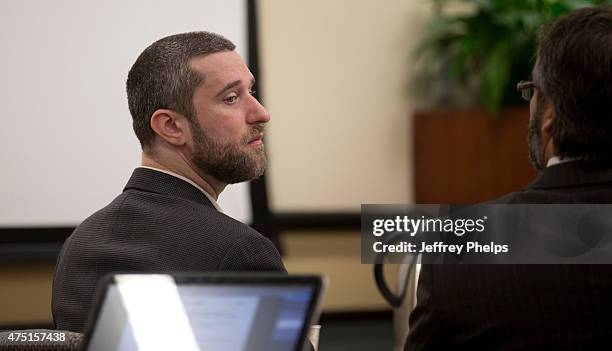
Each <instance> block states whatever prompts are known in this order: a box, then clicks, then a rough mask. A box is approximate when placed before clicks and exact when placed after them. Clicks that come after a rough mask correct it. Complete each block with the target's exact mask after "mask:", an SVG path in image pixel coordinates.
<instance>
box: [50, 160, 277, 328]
mask: <svg viewBox="0 0 612 351" xmlns="http://www.w3.org/2000/svg"><path fill="white" fill-rule="evenodd" d="M252 270H256V271H280V272H286V271H285V268H284V266H283V262H282V260H281V257H280V255H279V253H278V251H277V250H276V248H275V247H274V245H273V244H272V243H271V242H270V241H269V240H268V239H266V238H265V237H263V236H262V235H261V234H260V233H258V232H256V231H255V230H253V229H251V228H250V227H248V226H246V225H245V224H243V223H240V222H238V221H236V220H234V219H232V218H231V217H228V216H226V215H224V214H223V213H220V212H219V211H217V210H216V209H215V207H214V206H213V205H212V203H211V202H210V200H208V198H207V197H206V196H205V195H204V194H203V193H202V192H201V191H200V190H199V189H197V188H196V187H194V186H192V185H191V184H189V183H187V182H185V181H183V180H181V179H179V178H176V177H173V176H171V175H168V174H165V173H162V172H158V171H155V170H151V169H146V168H137V169H136V170H135V171H134V173H133V174H132V177H131V178H130V180H129V182H128V183H127V185H126V187H125V189H124V191H123V193H122V194H121V195H119V196H118V197H117V198H116V199H114V200H113V201H112V202H111V203H110V204H109V205H108V206H106V207H104V208H103V209H101V210H99V211H98V212H96V213H94V214H93V215H92V216H90V217H89V218H87V219H86V220H85V221H84V222H83V223H81V224H80V225H79V226H78V227H77V228H76V229H75V230H74V232H73V233H72V235H71V236H70V237H69V238H68V240H67V241H66V243H65V244H64V247H63V249H62V252H61V253H60V257H59V259H58V262H57V267H56V271H55V276H54V279H53V318H54V320H55V324H56V327H57V328H58V329H62V330H70V331H79V332H81V331H83V329H84V324H85V321H86V318H87V316H88V313H89V310H90V308H91V307H92V306H91V305H92V303H93V298H94V292H95V289H96V284H97V283H98V281H99V280H100V278H101V277H102V276H104V275H105V274H107V273H110V272H164V271H165V272H168V271H252Z"/></svg>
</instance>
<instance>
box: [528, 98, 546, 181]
mask: <svg viewBox="0 0 612 351" xmlns="http://www.w3.org/2000/svg"><path fill="white" fill-rule="evenodd" d="M534 98H535V99H539V97H538V96H536V97H534ZM543 106H544V102H543V101H539V100H538V101H536V107H535V111H534V113H533V116H531V118H530V119H529V127H528V128H527V145H528V147H529V161H531V164H532V165H533V167H535V168H536V169H537V170H538V171H541V170H543V169H544V164H543V162H542V153H541V150H540V143H541V142H542V140H541V139H542V115H543V114H544V107H543Z"/></svg>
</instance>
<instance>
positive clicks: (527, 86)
mask: <svg viewBox="0 0 612 351" xmlns="http://www.w3.org/2000/svg"><path fill="white" fill-rule="evenodd" d="M535 89H536V85H535V83H534V82H532V81H530V80H521V81H520V82H518V84H517V85H516V90H518V91H519V92H520V93H521V96H522V97H523V100H525V101H527V102H529V101H531V98H532V97H533V93H534V91H535Z"/></svg>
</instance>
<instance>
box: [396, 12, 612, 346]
mask: <svg viewBox="0 0 612 351" xmlns="http://www.w3.org/2000/svg"><path fill="white" fill-rule="evenodd" d="M611 81H612V7H610V6H601V7H590V8H582V9H577V10H574V11H572V12H570V13H569V14H567V15H565V16H564V17H561V18H559V19H558V20H556V21H555V22H553V23H550V24H548V25H546V26H544V27H543V28H542V29H541V32H540V38H539V43H538V51H537V60H536V63H535V67H534V69H533V74H532V79H531V80H529V81H523V82H520V83H519V84H518V86H517V88H518V89H519V90H520V91H521V92H522V94H523V97H524V98H525V99H526V100H528V101H529V103H530V105H529V107H530V108H529V111H530V122H529V128H528V136H529V138H528V147H529V155H530V159H531V161H532V162H533V165H534V167H535V168H536V169H538V170H539V171H540V174H539V175H538V177H537V178H536V179H535V180H534V181H533V182H532V183H531V184H529V185H528V186H527V187H526V188H525V189H522V190H520V191H517V192H514V193H511V194H508V195H506V196H504V197H502V198H500V199H497V200H495V201H494V202H493V203H498V204H565V205H569V204H576V205H580V204H612V115H611V114H610V107H609V104H610V101H612V85H611V84H610V82H611ZM501 161H503V160H501ZM585 217H586V216H585ZM530 221H531V224H535V225H538V226H540V227H545V226H546V224H547V221H546V220H545V219H543V220H542V222H540V221H539V220H538V219H533V218H530ZM593 228H594V227H592V226H591V227H590V228H588V229H583V230H584V231H585V232H589V233H592V232H593V231H594V230H595V229H593ZM597 230H602V231H601V232H602V233H604V232H606V231H609V230H610V228H608V227H606V226H603V227H601V229H597ZM573 233H576V234H577V233H578V231H577V230H574V231H572V230H568V231H567V234H573ZM576 234H573V235H576ZM597 245H600V244H599V243H597ZM598 249H599V248H598ZM604 252H605V251H604ZM611 276H612V265H606V264H603V265H590V264H558V265H552V264H539V265H510V264H508V265H501V264H499V265H484V264H483V265H423V268H422V270H421V276H420V278H419V287H418V293H417V295H418V296H417V305H416V308H415V309H414V311H413V312H412V314H411V316H410V332H409V335H408V338H407V340H406V346H405V350H410V351H413V350H451V349H452V350H609V349H611V348H612V339H611V338H610V330H612V319H611V318H610V316H612V299H610V296H611V295H612V280H611V279H610V277H611Z"/></svg>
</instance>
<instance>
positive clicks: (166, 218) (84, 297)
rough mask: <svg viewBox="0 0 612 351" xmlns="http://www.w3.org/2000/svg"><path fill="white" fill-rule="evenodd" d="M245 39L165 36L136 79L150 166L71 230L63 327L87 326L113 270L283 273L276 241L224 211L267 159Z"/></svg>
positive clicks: (60, 285)
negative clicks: (228, 191) (234, 187)
mask: <svg viewBox="0 0 612 351" xmlns="http://www.w3.org/2000/svg"><path fill="white" fill-rule="evenodd" d="M234 49H235V46H234V44H233V43H232V42H230V41H229V40H227V39H225V38H223V37H222V36H220V35H217V34H214V33H208V32H193V33H183V34H177V35H172V36H169V37H166V38H163V39H160V40H158V41H156V42H155V43H153V44H152V45H151V46H149V47H148V48H146V49H145V50H144V51H143V52H142V54H140V56H139V57H138V59H137V60H136V62H135V63H134V65H133V66H132V68H131V69H130V72H129V74H128V79H127V95H128V103H129V108H130V113H131V115H132V119H133V127H134V131H135V133H136V136H137V137H138V140H139V141H140V144H141V146H142V151H143V152H142V167H138V168H136V169H135V170H134V173H133V174H132V177H131V178H130V180H129V181H128V183H127V185H126V186H125V188H124V190H123V193H122V194H120V195H119V196H118V197H117V198H116V199H114V200H113V201H112V202H111V203H110V204H109V205H107V206H106V207H104V208H102V209H101V210H99V211H98V212H96V213H94V214H93V215H91V216H90V217H89V218H87V219H86V220H85V221H84V222H83V223H81V224H80V225H79V226H78V227H77V228H76V229H75V231H74V232H73V233H72V235H71V236H70V237H69V238H68V240H67V241H66V243H65V244H64V247H63V249H62V252H61V253H60V257H59V260H58V263H57V267H56V272H55V276H54V280H53V317H54V321H55V324H56V328H58V329H63V330H70V331H77V332H82V331H83V329H84V326H85V321H86V318H87V315H88V313H89V310H90V308H91V306H92V304H93V299H94V292H95V288H96V285H97V283H98V281H99V280H100V278H102V277H103V276H104V275H105V274H107V273H110V272H167V271H254V270H255V271H280V272H286V271H285V268H284V266H283V263H282V260H281V258H280V255H279V253H278V251H277V250H276V248H275V247H274V245H273V244H272V243H271V242H270V241H269V240H268V239H267V238H265V237H264V236H262V235H261V234H260V233H258V232H257V231H255V230H253V229H251V228H250V227H248V226H246V225H244V224H243V223H240V222H238V221H236V220H234V219H233V218H231V217H228V216H226V215H224V214H223V213H222V212H221V210H220V208H219V206H218V205H217V202H216V200H217V198H218V196H219V194H220V193H221V192H222V191H223V189H224V188H225V186H226V185H227V184H232V183H238V182H242V181H247V180H251V179H255V178H257V177H259V176H261V175H262V174H263V172H264V169H265V164H266V155H265V152H264V145H263V140H262V138H263V130H264V128H263V126H264V124H265V123H267V122H268V121H269V120H270V115H269V114H268V112H267V111H266V109H265V108H264V107H263V106H262V105H261V104H260V103H259V102H258V101H257V99H255V97H254V96H253V90H252V88H253V84H254V78H253V75H252V74H251V72H250V71H249V69H248V68H247V66H246V65H245V63H244V61H243V60H242V59H241V58H240V56H239V55H238V54H237V53H236V52H235V51H234Z"/></svg>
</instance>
